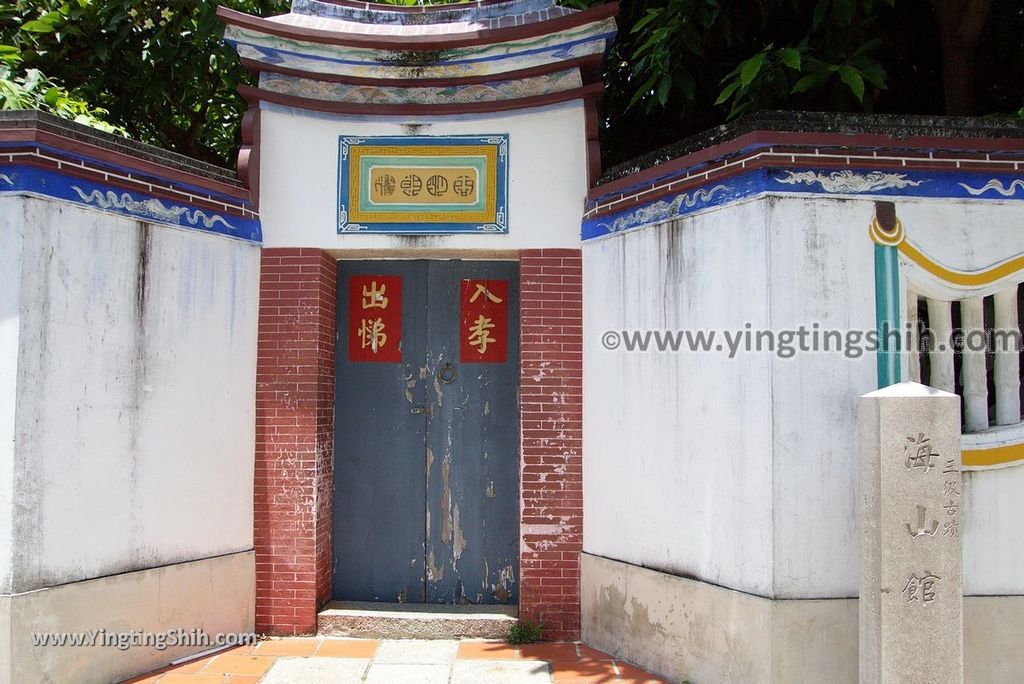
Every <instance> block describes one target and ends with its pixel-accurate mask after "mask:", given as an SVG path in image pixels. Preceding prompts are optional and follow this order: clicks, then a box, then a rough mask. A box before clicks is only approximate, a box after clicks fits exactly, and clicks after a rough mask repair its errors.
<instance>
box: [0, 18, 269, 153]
mask: <svg viewBox="0 0 1024 684" xmlns="http://www.w3.org/2000/svg"><path fill="white" fill-rule="evenodd" d="M217 4H218V3H216V2H194V1H189V0H154V1H152V2H138V1H137V0H65V1H61V0H15V2H13V3H11V4H7V5H6V6H4V7H3V8H2V9H0V44H4V45H7V46H11V47H12V48H14V49H16V50H18V51H20V53H21V57H22V64H23V66H24V67H25V68H27V69H38V70H40V71H41V72H43V73H46V74H49V75H51V76H53V77H56V78H59V80H60V82H61V83H62V84H63V85H64V86H65V87H66V88H67V90H68V91H69V92H70V93H71V94H73V96H74V97H77V98H80V99H82V100H84V101H86V102H89V103H91V105H92V106H93V107H96V108H101V109H103V110H106V111H107V112H108V114H106V115H105V117H106V120H107V121H109V122H110V123H111V124H114V125H116V126H120V127H122V128H123V129H124V130H126V131H127V132H128V134H129V135H130V136H131V137H133V138H135V139H137V140H142V141H144V142H148V143H152V144H154V145H159V146H161V147H165V148H168V149H172V150H175V151H177V152H181V153H182V154H187V155H189V156H191V157H196V158H198V159H202V160H204V161H209V162H213V163H219V164H222V165H223V164H229V165H233V161H234V155H235V151H236V150H237V148H238V145H239V125H240V122H241V118H242V114H243V113H244V112H245V103H244V102H243V101H242V99H241V98H240V97H239V96H238V94H237V93H236V92H235V88H236V87H237V86H238V84H239V83H241V82H247V81H248V79H249V76H248V74H247V73H246V72H245V70H244V69H243V68H242V67H241V66H240V65H239V63H238V58H237V55H236V54H235V52H234V50H232V49H231V48H230V47H229V46H227V45H225V44H224V43H222V42H221V36H222V34H223V25H222V24H221V22H220V21H219V20H218V19H217V17H216V15H215V12H216V9H217ZM219 4H221V5H224V6H225V7H230V8H232V9H237V10H241V11H243V12H249V13H252V14H259V15H268V14H276V13H281V12H285V11H287V9H288V6H289V3H288V2H287V0H221V2H220V3H219Z"/></svg>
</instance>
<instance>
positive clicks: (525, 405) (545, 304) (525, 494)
mask: <svg viewBox="0 0 1024 684" xmlns="http://www.w3.org/2000/svg"><path fill="white" fill-rule="evenodd" d="M520 269H521V270H520V297H521V300H520V301H521V304H520V307H521V311H520V316H521V325H522V341H521V347H520V353H521V359H522V361H521V363H522V371H521V378H520V399H519V401H520V418H521V423H522V432H523V436H522V454H523V456H522V458H523V480H522V498H523V502H522V505H523V511H522V516H523V517H522V527H521V536H522V538H521V540H520V577H521V582H522V583H521V585H520V594H519V615H520V617H521V618H523V619H529V620H533V621H535V622H542V623H543V624H544V638H545V639H548V640H559V639H568V640H576V639H579V636H580V551H582V548H583V264H582V256H581V253H580V250H578V249H535V250H534V249H531V250H523V251H522V252H520Z"/></svg>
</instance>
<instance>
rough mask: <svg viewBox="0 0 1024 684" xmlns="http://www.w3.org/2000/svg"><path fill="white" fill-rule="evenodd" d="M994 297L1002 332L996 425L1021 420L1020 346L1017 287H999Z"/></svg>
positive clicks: (997, 350)
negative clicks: (1018, 344)
mask: <svg viewBox="0 0 1024 684" xmlns="http://www.w3.org/2000/svg"><path fill="white" fill-rule="evenodd" d="M993 299H994V300H995V329H996V330H998V331H1002V333H1001V334H1000V336H999V338H1000V339H1001V340H1005V342H1002V343H1000V339H997V341H996V348H995V365H994V375H995V385H996V424H997V425H1014V424H1016V423H1019V422H1020V349H1019V348H1018V347H1017V342H1018V340H1019V336H1018V333H1019V330H1020V327H1019V325H1020V324H1019V320H1018V316H1017V286H1016V285H1014V286H1013V287H1010V288H1007V289H1005V290H1000V291H999V292H996V293H995V295H994V296H993Z"/></svg>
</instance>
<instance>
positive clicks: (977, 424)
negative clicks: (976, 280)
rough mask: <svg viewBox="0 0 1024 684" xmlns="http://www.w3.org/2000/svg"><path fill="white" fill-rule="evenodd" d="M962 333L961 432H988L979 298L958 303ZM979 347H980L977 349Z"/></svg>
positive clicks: (980, 302) (981, 311) (983, 315)
mask: <svg viewBox="0 0 1024 684" xmlns="http://www.w3.org/2000/svg"><path fill="white" fill-rule="evenodd" d="M960 325H961V328H962V331H961V332H962V333H963V340H964V343H963V349H962V354H961V359H963V364H962V366H961V372H962V373H963V387H964V429H965V430H966V431H967V432H978V431H979V430H984V429H986V428H988V378H987V376H986V374H985V354H986V348H985V345H983V344H980V343H981V341H982V340H984V339H985V307H984V300H983V299H982V298H981V297H975V298H972V299H964V300H962V301H961V302H960ZM979 347H981V348H980V349H979Z"/></svg>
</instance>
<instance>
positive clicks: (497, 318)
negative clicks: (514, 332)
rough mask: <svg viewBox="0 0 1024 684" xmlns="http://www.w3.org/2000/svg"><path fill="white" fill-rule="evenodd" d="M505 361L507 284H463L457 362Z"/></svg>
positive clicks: (468, 282) (460, 301) (506, 353)
mask: <svg viewBox="0 0 1024 684" xmlns="http://www.w3.org/2000/svg"><path fill="white" fill-rule="evenodd" d="M507 358H508V281H507V280H468V279H467V280H463V281H462V287H461V288H460V296H459V360H460V361H461V362H463V363H504V362H505V360H506V359H507Z"/></svg>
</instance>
